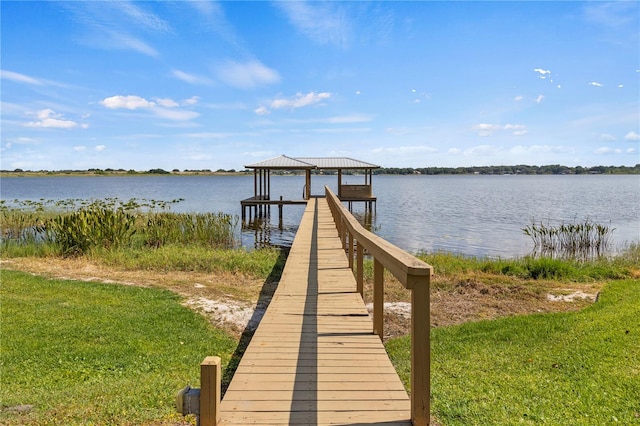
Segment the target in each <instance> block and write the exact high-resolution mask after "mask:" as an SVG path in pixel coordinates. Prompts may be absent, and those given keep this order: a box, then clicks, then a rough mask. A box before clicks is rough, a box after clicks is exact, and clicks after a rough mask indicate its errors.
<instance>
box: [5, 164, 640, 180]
mask: <svg viewBox="0 0 640 426" xmlns="http://www.w3.org/2000/svg"><path fill="white" fill-rule="evenodd" d="M313 173H314V174H316V173H315V172H313ZM272 174H273V175H304V172H302V171H287V170H274V171H272ZM323 174H325V175H327V174H329V175H330V174H336V173H330V172H329V173H327V171H323ZM343 174H345V175H350V174H358V173H357V172H356V173H351V171H343ZM373 174H375V175H427V176H433V175H583V174H590V175H614V174H615V175H623V174H626V175H637V174H640V164H636V165H635V166H633V167H631V166H594V167H582V166H576V167H568V166H562V165H547V166H527V165H516V166H476V167H423V168H411V167H406V168H398V167H391V168H385V167H381V168H379V169H374V170H373ZM248 175H253V170H239V171H236V170H233V169H231V170H222V169H220V170H216V171H212V170H183V171H180V170H176V169H174V170H172V171H166V170H163V169H151V170H147V171H136V170H123V169H118V170H114V169H104V170H102V169H88V170H52V171H49V170H38V171H32V170H22V169H15V170H0V177H38V176H43V177H56V176H85V177H86V176H96V177H100V176H248Z"/></svg>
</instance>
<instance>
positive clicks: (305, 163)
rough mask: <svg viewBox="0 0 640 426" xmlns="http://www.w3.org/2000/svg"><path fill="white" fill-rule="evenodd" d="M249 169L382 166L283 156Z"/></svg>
mask: <svg viewBox="0 0 640 426" xmlns="http://www.w3.org/2000/svg"><path fill="white" fill-rule="evenodd" d="M245 167H246V168H248V169H378V168H380V166H377V165H375V164H371V163H366V162H364V161H359V160H354V159H353V158H348V157H302V158H293V157H287V156H286V155H281V156H279V157H274V158H270V159H268V160H264V161H259V162H257V163H253V164H247V165H246V166H245Z"/></svg>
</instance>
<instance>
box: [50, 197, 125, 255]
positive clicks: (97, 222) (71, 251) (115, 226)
mask: <svg viewBox="0 0 640 426" xmlns="http://www.w3.org/2000/svg"><path fill="white" fill-rule="evenodd" d="M135 220H136V218H135V216H134V215H133V214H131V213H128V212H126V211H124V210H123V209H115V210H113V209H110V208H108V207H105V206H101V205H99V204H93V205H90V206H88V207H84V208H82V209H80V210H78V211H76V212H73V213H70V214H66V215H60V216H56V217H54V218H53V219H49V220H47V221H45V222H44V223H43V224H41V225H40V226H39V230H40V231H41V232H42V233H43V234H44V235H45V238H46V239H47V240H49V241H51V242H53V243H55V244H57V245H58V246H59V247H60V251H61V253H62V254H63V255H64V256H70V255H81V254H84V253H86V252H87V251H89V250H90V249H92V248H95V247H102V248H107V249H111V248H117V247H120V246H121V245H123V244H124V243H127V242H129V240H130V238H131V236H132V235H133V234H135V232H136V229H135Z"/></svg>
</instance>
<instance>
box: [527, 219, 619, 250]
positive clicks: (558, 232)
mask: <svg viewBox="0 0 640 426" xmlns="http://www.w3.org/2000/svg"><path fill="white" fill-rule="evenodd" d="M614 230H615V228H611V227H609V226H606V225H601V224H598V223H594V222H591V221H590V220H589V219H585V221H584V222H579V223H561V224H560V225H558V226H552V225H549V224H545V223H543V222H540V223H539V224H536V223H535V222H532V223H531V225H528V226H525V227H524V228H522V231H523V232H524V233H525V234H526V235H528V236H529V237H531V239H532V240H533V245H534V250H533V255H534V256H540V257H552V258H553V257H560V258H569V259H580V260H588V259H593V258H599V257H602V256H603V255H605V254H606V253H607V251H608V250H609V247H610V244H611V237H612V233H613V231H614Z"/></svg>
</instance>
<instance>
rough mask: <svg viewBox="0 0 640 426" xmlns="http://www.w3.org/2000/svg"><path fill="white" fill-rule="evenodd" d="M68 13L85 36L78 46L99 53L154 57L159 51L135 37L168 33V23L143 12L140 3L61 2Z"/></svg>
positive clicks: (81, 38)
mask: <svg viewBox="0 0 640 426" xmlns="http://www.w3.org/2000/svg"><path fill="white" fill-rule="evenodd" d="M61 5H62V7H65V8H67V9H68V10H69V11H71V13H72V16H74V18H75V19H76V21H77V23H78V24H79V27H80V28H84V30H85V34H84V35H83V36H82V37H80V38H79V39H80V41H81V43H83V44H85V45H88V46H91V47H94V48H98V49H108V50H113V49H120V50H132V51H135V52H139V53H142V54H144V55H148V56H152V57H156V56H158V55H159V53H158V51H157V50H156V49H154V48H153V47H152V46H150V45H149V44H147V43H146V42H145V41H144V40H143V39H142V38H141V36H138V35H134V33H135V32H138V33H141V32H142V33H156V34H157V33H169V32H171V31H172V29H171V27H170V25H169V24H168V22H167V21H165V20H163V19H162V18H160V17H159V16H158V15H156V14H154V13H153V12H151V11H149V10H147V9H145V8H144V7H143V6H141V5H144V3H143V2H132V1H108V2H102V1H101V2H98V1H95V2H94V1H87V2H62V3H61Z"/></svg>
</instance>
